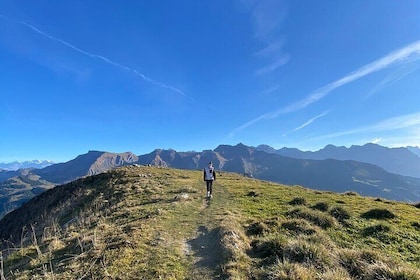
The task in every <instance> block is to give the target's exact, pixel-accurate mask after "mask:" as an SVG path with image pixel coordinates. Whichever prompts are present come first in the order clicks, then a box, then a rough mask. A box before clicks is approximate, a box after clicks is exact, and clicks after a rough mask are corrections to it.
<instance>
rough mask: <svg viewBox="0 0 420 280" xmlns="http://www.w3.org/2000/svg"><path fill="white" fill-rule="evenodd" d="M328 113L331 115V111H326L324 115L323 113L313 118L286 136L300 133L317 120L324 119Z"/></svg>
mask: <svg viewBox="0 0 420 280" xmlns="http://www.w3.org/2000/svg"><path fill="white" fill-rule="evenodd" d="M328 113H329V111H325V112H323V113H321V114H319V115H317V116H315V117H313V118H311V119H309V120H307V121H306V122H305V123H304V124H302V125H300V126H298V127H296V128H295V129H293V130H292V131H290V132H288V133H286V134H289V133H293V132H296V131H299V130H301V129H302V128H304V127H306V126H308V125H310V124H311V123H313V122H314V121H316V120H317V119H319V118H321V117H323V116H325V115H327V114H328Z"/></svg>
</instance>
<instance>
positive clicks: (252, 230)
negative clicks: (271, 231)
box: [246, 222, 268, 235]
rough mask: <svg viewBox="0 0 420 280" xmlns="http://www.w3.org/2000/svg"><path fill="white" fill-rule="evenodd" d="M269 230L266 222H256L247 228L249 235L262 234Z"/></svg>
mask: <svg viewBox="0 0 420 280" xmlns="http://www.w3.org/2000/svg"><path fill="white" fill-rule="evenodd" d="M267 231H268V227H267V225H266V224H264V223H262V222H256V223H253V224H251V225H249V226H248V228H247V230H246V234H247V235H260V234H263V233H264V232H267Z"/></svg>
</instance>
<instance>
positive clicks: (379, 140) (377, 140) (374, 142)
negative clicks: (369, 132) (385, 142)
mask: <svg viewBox="0 0 420 280" xmlns="http://www.w3.org/2000/svg"><path fill="white" fill-rule="evenodd" d="M381 141H382V138H375V139H373V140H372V141H370V143H372V144H378V143H379V142H381Z"/></svg>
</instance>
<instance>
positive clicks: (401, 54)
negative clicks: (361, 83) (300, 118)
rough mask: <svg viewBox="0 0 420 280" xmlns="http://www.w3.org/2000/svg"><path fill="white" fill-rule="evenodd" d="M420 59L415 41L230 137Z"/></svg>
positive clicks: (418, 44) (261, 118)
mask: <svg viewBox="0 0 420 280" xmlns="http://www.w3.org/2000/svg"><path fill="white" fill-rule="evenodd" d="M419 59H420V40H419V41H416V42H414V43H412V44H409V45H407V46H405V47H403V48H401V49H399V50H396V51H394V52H391V53H389V54H388V55H386V56H384V57H382V58H380V59H378V60H375V61H374V62H372V63H369V64H366V65H365V66H362V67H360V68H359V69H357V70H355V71H353V72H351V73H349V74H347V75H345V76H344V77H342V78H340V79H338V80H336V81H334V82H332V83H330V84H327V85H325V86H323V87H320V88H318V89H316V90H315V91H313V92H312V93H311V94H309V95H308V96H306V97H305V98H303V99H301V100H299V101H297V102H295V103H292V104H290V105H288V106H286V107H282V108H279V109H278V110H275V111H272V112H268V113H265V114H262V115H261V116H259V117H257V118H255V119H253V120H251V121H249V122H247V123H245V124H243V125H241V126H239V127H237V128H236V129H234V130H233V131H232V132H231V133H230V135H234V134H235V133H237V132H239V131H241V130H243V129H245V128H247V127H249V126H251V125H253V124H255V123H257V122H259V121H261V120H264V119H272V118H277V117H278V116H280V115H283V114H287V113H291V112H295V111H299V110H302V109H304V108H306V107H307V106H309V105H311V104H313V103H315V102H318V101H319V100H321V99H322V98H324V97H326V96H327V95H328V94H330V93H331V92H332V91H334V90H335V89H337V88H339V87H342V86H344V85H346V84H349V83H351V82H354V81H356V80H358V79H360V78H363V77H365V76H367V75H369V74H372V73H375V72H378V71H380V70H383V69H385V68H388V67H391V66H394V65H398V64H404V63H409V62H412V61H415V60H419Z"/></svg>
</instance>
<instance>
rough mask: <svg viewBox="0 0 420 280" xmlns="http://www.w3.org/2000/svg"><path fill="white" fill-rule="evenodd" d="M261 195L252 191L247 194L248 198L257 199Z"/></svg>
mask: <svg viewBox="0 0 420 280" xmlns="http://www.w3.org/2000/svg"><path fill="white" fill-rule="evenodd" d="M259 195H260V194H259V193H258V192H256V191H250V192H249V193H248V194H247V196H250V197H257V196H259Z"/></svg>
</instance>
